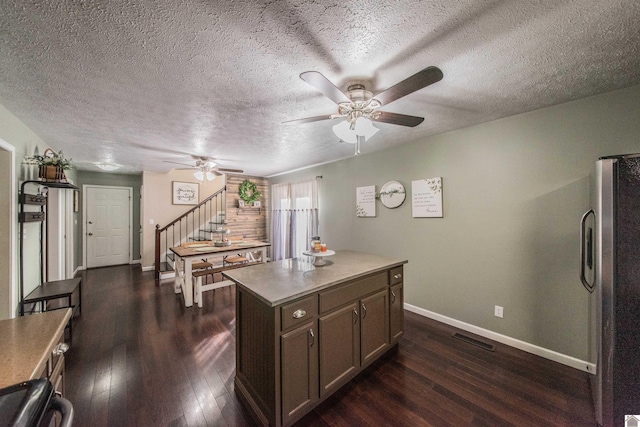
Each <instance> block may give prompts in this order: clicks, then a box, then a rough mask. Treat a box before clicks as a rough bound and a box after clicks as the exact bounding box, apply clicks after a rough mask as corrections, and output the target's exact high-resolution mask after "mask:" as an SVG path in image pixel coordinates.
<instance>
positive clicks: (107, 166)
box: [95, 163, 120, 172]
mask: <svg viewBox="0 0 640 427" xmlns="http://www.w3.org/2000/svg"><path fill="white" fill-rule="evenodd" d="M95 165H96V166H97V167H98V168H100V169H102V170H103V171H105V172H113V171H114V170H117V169H120V165H114V164H113V163H96V164H95Z"/></svg>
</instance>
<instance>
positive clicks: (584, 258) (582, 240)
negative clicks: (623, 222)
mask: <svg viewBox="0 0 640 427" xmlns="http://www.w3.org/2000/svg"><path fill="white" fill-rule="evenodd" d="M592 214H593V216H594V218H595V216H596V212H595V211H594V210H593V209H589V210H588V211H587V212H585V214H584V215H582V218H581V219H580V280H581V281H582V285H583V286H584V288H585V289H586V290H588V291H589V292H591V293H593V290H594V288H595V283H589V281H588V280H587V276H586V271H585V266H586V264H587V256H588V257H589V260H590V261H591V262H590V264H591V265H592V264H593V260H592V258H591V254H588V255H587V253H586V250H585V245H586V246H587V249H588V250H589V251H591V250H593V249H592V248H593V242H586V241H585V238H586V236H587V234H586V232H585V226H586V223H587V218H589V215H592ZM588 238H589V239H590V240H591V239H592V238H593V234H592V233H589V235H588ZM594 268H595V266H594Z"/></svg>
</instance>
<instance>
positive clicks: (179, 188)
mask: <svg viewBox="0 0 640 427" xmlns="http://www.w3.org/2000/svg"><path fill="white" fill-rule="evenodd" d="M199 189H200V187H199V184H198V183H197V182H180V181H173V192H172V203H173V204H174V205H197V204H198V201H199V200H200V199H199V197H200V196H199V194H198V191H199Z"/></svg>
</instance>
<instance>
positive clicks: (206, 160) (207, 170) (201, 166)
mask: <svg viewBox="0 0 640 427" xmlns="http://www.w3.org/2000/svg"><path fill="white" fill-rule="evenodd" d="M192 157H193V158H194V159H196V162H195V164H194V165H190V164H188V163H179V162H170V161H168V160H164V162H165V163H173V164H176V165H183V166H188V167H186V168H177V169H179V170H185V169H186V170H189V169H191V170H195V171H196V172H195V174H194V175H195V177H196V179H198V180H200V181H204V180H205V178H206V180H207V181H212V180H214V179H215V177H216V176H220V175H222V174H224V173H243V172H244V171H243V170H242V169H231V168H220V167H216V166H217V165H218V164H217V163H216V162H214V161H213V159H212V158H210V157H205V156H192Z"/></svg>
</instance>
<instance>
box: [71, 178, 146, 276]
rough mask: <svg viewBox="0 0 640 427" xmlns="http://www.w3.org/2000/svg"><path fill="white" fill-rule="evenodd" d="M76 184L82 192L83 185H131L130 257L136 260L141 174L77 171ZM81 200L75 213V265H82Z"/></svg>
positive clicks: (138, 240) (137, 258)
mask: <svg viewBox="0 0 640 427" xmlns="http://www.w3.org/2000/svg"><path fill="white" fill-rule="evenodd" d="M76 185H77V186H78V187H79V188H80V191H81V192H82V186H83V185H105V186H114V187H133V223H132V235H133V242H132V243H133V253H132V254H131V258H132V259H133V260H134V261H136V260H139V259H140V258H141V255H140V253H141V251H140V188H141V187H142V174H141V173H140V174H124V173H113V172H91V171H83V170H82V171H78V172H77V180H76ZM82 204H83V203H82V200H80V203H79V208H80V210H79V212H78V213H77V214H76V221H75V230H74V236H76V244H75V260H76V267H78V266H80V265H82V254H83V250H84V248H83V247H82V208H83V206H82Z"/></svg>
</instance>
